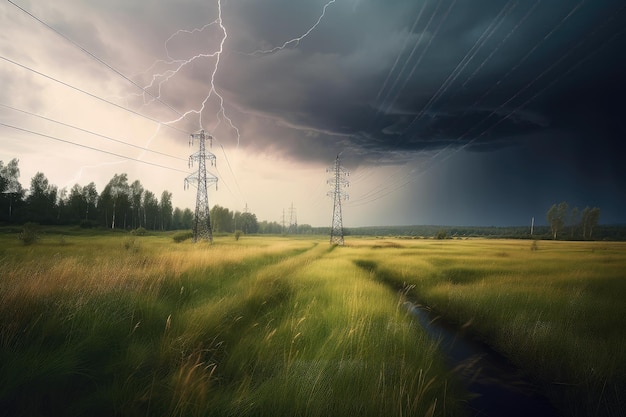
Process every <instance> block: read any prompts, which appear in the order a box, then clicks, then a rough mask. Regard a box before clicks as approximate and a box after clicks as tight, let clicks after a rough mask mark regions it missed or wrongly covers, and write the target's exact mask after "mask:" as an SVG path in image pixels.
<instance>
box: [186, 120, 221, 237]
mask: <svg viewBox="0 0 626 417" xmlns="http://www.w3.org/2000/svg"><path fill="white" fill-rule="evenodd" d="M207 139H208V140H209V142H210V144H211V145H212V143H213V136H211V135H207V134H205V133H204V130H200V132H199V133H194V134H192V135H190V141H189V144H190V145H193V144H194V142H195V141H196V140H198V142H199V143H200V149H199V150H198V152H196V153H194V154H192V155H191V156H189V167H192V166H193V163H194V161H197V162H198V172H197V173H194V174H191V175H189V176H188V177H187V178H185V189H187V188H189V184H190V183H195V184H196V185H197V187H198V193H197V195H196V213H195V216H194V219H193V241H194V243H195V242H197V241H198V240H208V241H209V242H211V243H213V231H212V230H211V216H210V214H209V196H208V193H207V188H208V185H209V184H212V183H215V188H216V189H217V177H216V176H215V175H212V174H211V173H207V171H206V161H207V160H209V161H210V163H211V166H215V160H216V158H215V155H213V154H212V153H211V152H208V151H207V150H206V140H207Z"/></svg>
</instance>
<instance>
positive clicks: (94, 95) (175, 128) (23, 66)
mask: <svg viewBox="0 0 626 417" xmlns="http://www.w3.org/2000/svg"><path fill="white" fill-rule="evenodd" d="M0 59H2V60H4V61H7V62H9V63H11V64H13V65H16V66H18V67H20V68H23V69H25V70H27V71H30V72H32V73H34V74H37V75H39V76H40V77H44V78H47V79H49V80H51V81H54V82H56V83H58V84H61V85H63V86H65V87H68V88H71V89H72V90H75V91H78V92H80V93H83V94H85V95H87V96H89V97H91V98H95V99H96V100H100V101H102V102H104V103H107V104H110V105H111V106H114V107H117V108H118V109H121V110H124V111H127V112H129V113H132V114H134V115H136V116H139V117H143V118H144V119H147V120H150V121H151V122H154V123H158V124H159V125H164V126H166V127H169V128H170V129H172V130H176V131H177V132H180V133H184V134H188V133H187V132H186V131H184V130H182V129H179V128H177V127H174V126H170V125H168V124H166V123H163V122H161V121H160V120H158V119H155V118H153V117H150V116H146V115H145V114H142V113H139V112H137V111H135V110H132V109H129V108H128V107H124V106H120V105H119V104H116V103H113V102H112V101H109V100H107V99H105V98H102V97H100V96H98V95H96V94H93V93H90V92H88V91H85V90H83V89H81V88H78V87H75V86H73V85H71V84H68V83H66V82H64V81H61V80H59V79H57V78H54V77H52V76H50V75H46V74H44V73H43V72H40V71H37V70H35V69H33V68H31V67H29V66H27V65H24V64H20V63H19V62H16V61H13V60H12V59H9V58H6V57H4V56H0Z"/></svg>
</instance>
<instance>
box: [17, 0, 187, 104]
mask: <svg viewBox="0 0 626 417" xmlns="http://www.w3.org/2000/svg"><path fill="white" fill-rule="evenodd" d="M7 1H8V2H9V3H11V4H12V5H13V6H15V7H17V8H18V9H20V10H21V11H23V12H24V13H26V14H27V15H29V16H30V17H32V18H33V19H35V20H36V21H38V22H39V23H41V24H42V25H44V26H45V27H47V28H48V29H50V30H51V31H53V32H54V33H56V34H57V35H59V36H60V37H62V38H63V39H65V40H66V41H68V42H69V43H71V44H72V45H74V46H75V47H77V48H78V49H80V50H81V51H83V52H84V53H86V54H87V55H89V56H90V57H92V58H93V59H95V60H96V61H97V62H99V63H101V64H102V65H104V66H105V67H107V68H108V69H110V70H111V71H113V72H114V73H116V74H117V75H119V76H120V77H122V78H123V79H125V80H126V81H128V82H129V83H131V84H132V85H134V86H135V87H137V88H139V89H140V90H141V91H143V92H144V93H145V94H148V95H149V96H150V97H152V98H153V99H155V100H157V101H158V102H159V103H161V104H163V105H164V106H165V107H167V108H168V109H170V110H172V111H173V112H174V113H176V114H178V115H179V116H182V113H181V112H179V111H178V110H176V109H175V108H173V107H172V106H171V105H169V104H168V103H166V102H164V101H163V100H162V99H161V98H160V97H157V96H155V95H153V94H152V93H150V92H149V91H147V90H146V89H145V88H143V87H142V86H140V85H139V84H137V83H136V82H135V81H133V80H132V79H130V78H129V77H127V76H126V75H124V74H123V73H122V72H121V71H119V70H118V69H116V68H114V67H113V66H111V65H110V64H108V63H107V62H105V61H104V60H102V59H101V58H99V57H97V56H96V55H95V54H93V53H91V52H90V51H88V50H87V49H86V48H84V47H83V46H81V45H80V44H78V43H77V42H75V41H74V40H72V39H71V38H69V37H68V36H66V35H65V34H64V33H62V32H60V31H58V30H57V29H55V28H54V27H52V26H50V25H49V24H47V23H46V22H44V21H43V20H41V19H40V18H38V17H37V16H35V15H34V14H32V13H31V12H29V11H28V10H26V9H24V8H22V7H21V6H18V5H17V4H15V3H13V1H11V0H7Z"/></svg>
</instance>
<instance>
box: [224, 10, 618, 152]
mask: <svg viewBox="0 0 626 417" xmlns="http://www.w3.org/2000/svg"><path fill="white" fill-rule="evenodd" d="M624 6H625V5H624V4H623V2H620V1H606V0H604V1H594V2H578V1H560V2H539V1H537V2H535V1H509V2H502V1H480V2H476V1H474V2H467V1H453V0H450V1H426V2H425V3H423V2H413V1H384V2H383V1H378V2H376V1H372V2H358V3H355V2H339V1H338V2H335V3H333V4H331V5H329V7H328V8H327V16H326V17H325V19H324V20H323V21H322V22H321V23H320V25H319V27H318V28H317V29H316V30H315V31H314V32H312V33H311V34H310V35H309V36H308V37H306V38H305V39H303V40H302V41H301V42H299V44H298V45H297V48H295V47H294V46H295V44H289V45H287V46H286V47H285V48H284V49H281V50H274V51H273V52H271V53H263V52H259V50H271V49H272V46H276V45H282V44H283V43H284V42H285V41H287V40H289V39H292V38H295V37H297V36H299V35H301V34H302V27H308V26H310V25H311V23H312V22H314V20H315V18H316V17H317V15H318V14H319V4H314V2H307V5H306V7H304V6H302V5H300V4H296V3H294V2H255V3H254V5H250V4H246V3H245V2H244V4H241V5H240V6H237V5H235V3H231V4H229V5H228V7H233V8H237V13H236V15H237V19H238V20H237V22H236V23H237V24H238V25H241V26H242V27H245V29H244V30H242V31H241V32H239V33H242V34H243V35H242V36H239V35H238V33H235V34H234V35H233V36H232V38H233V39H232V41H231V42H230V44H229V46H230V47H231V48H232V49H233V50H234V52H232V53H231V54H229V56H228V64H227V65H228V66H229V68H231V69H232V71H228V75H229V76H228V79H227V80H225V83H224V86H225V88H227V89H228V90H229V92H231V93H232V94H233V96H234V97H237V101H238V104H239V105H240V106H242V107H243V108H246V109H247V110H250V111H254V112H258V113H260V114H265V115H269V116H272V117H276V118H277V119H280V120H283V121H284V122H286V123H288V124H291V125H295V126H301V127H306V128H310V129H312V130H321V131H326V132H335V133H337V134H340V135H352V136H354V137H355V141H354V143H355V144H356V145H357V146H359V147H371V148H372V149H377V150H381V151H384V150H386V149H395V148H400V149H404V150H407V151H409V150H415V151H419V150H424V149H425V150H431V149H439V148H442V147H446V146H451V147H454V148H458V147H462V146H468V149H469V150H471V149H475V150H483V151H485V150H494V149H498V148H500V147H502V146H507V145H509V144H512V143H515V142H520V141H524V136H525V135H527V134H530V133H534V132H538V131H544V130H547V129H551V130H554V129H557V130H563V132H564V133H571V134H574V135H576V136H579V135H581V134H583V131H584V130H591V131H595V130H596V129H597V130H598V133H599V134H601V135H603V136H607V138H606V139H616V138H617V136H618V135H619V134H620V131H619V127H618V126H614V127H613V130H612V131H611V130H610V128H609V127H608V126H605V124H606V123H603V122H602V120H601V119H602V117H605V118H606V119H608V120H606V121H607V122H609V121H610V120H612V119H614V118H615V116H617V115H618V114H619V113H620V110H623V109H624V107H623V104H621V97H622V95H623V92H624V85H625V82H624V80H623V79H622V74H624V71H625V70H626V59H625V58H624V55H623V53H621V51H623V50H624V49H623V48H624V47H625V46H626V33H625V32H624V22H625V19H626V13H625V11H624ZM307 22H308V24H307ZM254 51H257V53H255V54H251V55H245V53H246V52H248V53H251V52H254ZM225 78H226V77H225ZM600 112H603V113H602V114H598V113H600ZM594 113H595V114H594ZM572 122H575V123H572ZM600 130H601V131H602V132H600ZM568 131H569V132H568ZM585 134H587V133H585ZM608 136H610V138H609V137H608ZM577 140H580V139H577ZM294 152H296V153H297V149H294Z"/></svg>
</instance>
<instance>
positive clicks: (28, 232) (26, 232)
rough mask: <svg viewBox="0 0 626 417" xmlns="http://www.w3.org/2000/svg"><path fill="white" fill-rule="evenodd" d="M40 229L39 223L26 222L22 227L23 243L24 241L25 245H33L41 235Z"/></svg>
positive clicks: (20, 236)
mask: <svg viewBox="0 0 626 417" xmlns="http://www.w3.org/2000/svg"><path fill="white" fill-rule="evenodd" d="M38 231H39V224H37V223H32V222H28V223H25V224H24V226H23V227H22V232H21V233H20V235H19V239H20V240H21V241H22V243H24V245H32V244H33V243H35V241H36V240H37V239H39V236H38V235H37V232H38Z"/></svg>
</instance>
